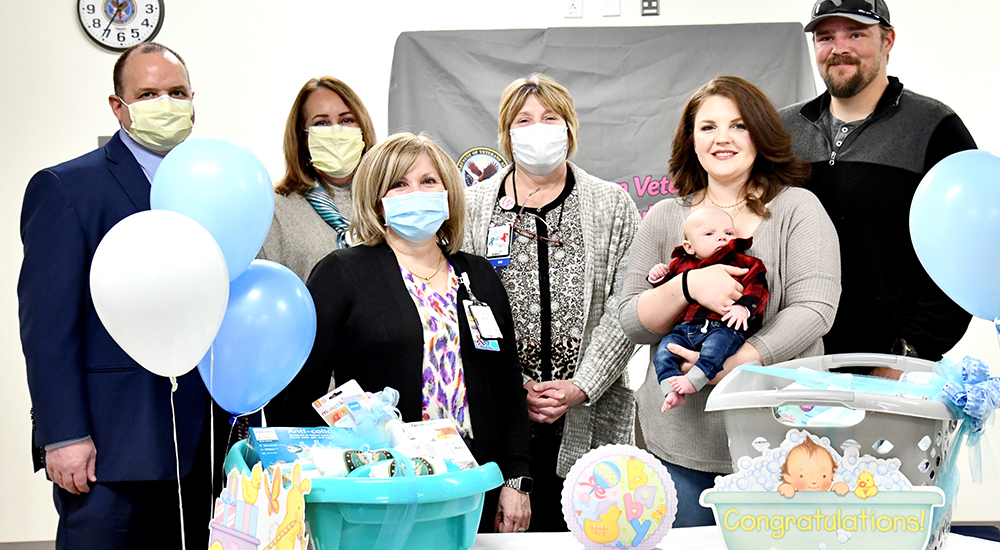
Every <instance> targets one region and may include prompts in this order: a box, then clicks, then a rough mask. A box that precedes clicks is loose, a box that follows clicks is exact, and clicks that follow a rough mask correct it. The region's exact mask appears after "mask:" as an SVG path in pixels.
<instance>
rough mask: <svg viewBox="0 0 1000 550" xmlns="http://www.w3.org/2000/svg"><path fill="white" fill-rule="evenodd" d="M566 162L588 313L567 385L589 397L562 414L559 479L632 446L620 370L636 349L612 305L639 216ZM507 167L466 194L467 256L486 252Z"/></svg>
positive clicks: (629, 406) (620, 195)
mask: <svg viewBox="0 0 1000 550" xmlns="http://www.w3.org/2000/svg"><path fill="white" fill-rule="evenodd" d="M568 164H569V168H570V169H571V170H573V176H574V178H576V188H577V192H578V193H579V197H580V221H581V224H582V226H583V227H584V231H583V242H584V249H585V253H586V256H587V257H586V261H585V266H586V268H585V271H584V274H583V288H581V289H580V290H581V292H583V301H584V308H583V309H584V311H585V312H586V317H585V318H584V321H583V326H584V331H583V340H582V341H581V344H580V360H579V363H578V364H577V366H576V370H575V372H574V374H573V378H571V379H570V381H572V382H573V383H574V384H576V385H577V386H578V387H579V388H580V389H581V390H583V391H584V392H585V393H586V394H587V400H586V401H584V402H583V403H581V404H580V405H577V406H575V407H571V408H570V409H569V410H567V411H566V425H565V429H564V431H563V439H562V444H561V446H560V448H559V461H558V465H557V469H556V471H557V472H558V474H559V475H561V476H565V475H566V474H567V473H569V469H570V467H572V466H573V464H574V463H575V462H576V461H577V460H578V459H579V458H580V457H581V456H583V455H584V453H586V452H587V451H589V450H590V449H592V448H596V447H599V446H601V445H604V444H610V443H632V442H633V435H634V429H635V427H634V417H635V403H634V400H633V396H632V391H631V390H630V389H629V387H628V380H627V378H626V377H627V372H626V366H627V365H628V360H629V358H630V357H631V355H632V352H633V350H634V349H635V346H633V345H632V343H631V342H630V341H629V340H628V338H626V336H625V334H624V333H622V329H621V326H620V325H619V324H618V301H619V298H620V297H621V290H622V281H623V275H624V274H625V266H626V265H628V250H629V247H630V245H631V244H632V237H633V235H634V234H635V231H636V228H637V227H638V225H639V212H638V210H637V209H636V207H635V203H634V202H632V199H631V198H630V197H629V196H628V193H626V192H625V191H624V190H623V189H622V188H621V187H619V186H618V185H615V184H614V183H610V182H607V181H604V180H601V179H598V178H596V177H594V176H591V175H590V174H588V173H586V172H584V171H583V170H581V169H580V168H578V167H577V166H575V165H573V164H572V163H568ZM512 169H513V165H512V166H511V167H508V168H507V169H506V170H503V171H501V172H500V173H499V174H497V175H496V176H494V177H492V178H490V179H489V180H487V181H484V182H482V183H480V184H478V185H474V186H472V187H470V188H468V189H467V190H466V195H465V197H466V208H467V211H468V212H467V213H468V217H467V218H466V225H465V244H464V247H463V248H464V250H465V251H467V252H471V253H473V254H477V255H479V256H485V255H486V234H487V231H488V230H489V226H490V219H491V218H492V216H493V206H494V205H495V204H496V200H497V194H498V193H499V191H500V185H501V184H502V183H503V180H504V178H505V177H506V176H507V174H508V173H509V172H510V170H512Z"/></svg>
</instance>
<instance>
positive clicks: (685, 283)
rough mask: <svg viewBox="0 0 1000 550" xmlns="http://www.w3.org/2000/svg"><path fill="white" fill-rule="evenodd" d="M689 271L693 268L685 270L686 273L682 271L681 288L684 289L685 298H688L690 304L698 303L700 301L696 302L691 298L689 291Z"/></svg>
mask: <svg viewBox="0 0 1000 550" xmlns="http://www.w3.org/2000/svg"><path fill="white" fill-rule="evenodd" d="M689 271H691V270H690V269H689V270H687V271H685V272H684V273H681V290H683V291H684V299H685V300H687V301H688V303H689V304H697V303H698V302H695V301H694V300H692V299H691V293H690V292H688V272H689Z"/></svg>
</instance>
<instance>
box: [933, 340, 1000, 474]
mask: <svg viewBox="0 0 1000 550" xmlns="http://www.w3.org/2000/svg"><path fill="white" fill-rule="evenodd" d="M934 372H935V373H937V374H939V375H940V376H942V377H943V378H945V379H947V380H948V382H947V383H946V384H945V385H944V387H943V388H942V389H941V394H940V399H941V400H943V401H944V402H945V403H948V405H949V406H950V407H951V409H952V410H953V411H954V412H955V415H956V416H958V417H959V418H961V419H962V420H963V422H962V429H961V433H960V437H964V438H965V444H966V445H967V446H968V447H969V470H970V472H971V473H972V482H973V483H982V482H983V454H986V456H987V458H990V457H992V456H993V453H992V451H991V449H990V447H989V442H988V441H987V440H985V439H983V432H984V429H985V427H986V424H987V423H988V422H991V421H992V419H993V416H994V413H995V412H996V410H997V408H998V407H1000V377H996V376H994V377H990V368H989V367H988V366H987V365H986V364H985V363H983V362H982V361H980V360H979V359H976V358H974V357H969V356H966V357H965V358H964V359H962V361H961V362H959V363H955V362H954V361H951V360H949V359H942V360H941V361H940V362H939V363H937V364H936V365H934ZM983 447H985V448H986V451H985V453H984V452H983Z"/></svg>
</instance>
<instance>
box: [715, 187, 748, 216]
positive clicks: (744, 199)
mask: <svg viewBox="0 0 1000 550" xmlns="http://www.w3.org/2000/svg"><path fill="white" fill-rule="evenodd" d="M705 196H706V197H708V202H710V203H712V204H713V205H715V207H716V208H722V209H723V210H726V209H729V208H736V207H737V206H740V205H741V204H743V203H745V202H747V197H746V195H743V198H742V199H740V200H738V201H736V202H734V203H733V204H730V205H728V206H722V205H721V204H719V203H717V202H715V199H713V198H712V194H711V193H709V192H708V187H706V188H705ZM740 210H742V208H741V209H740ZM737 212H739V210H737Z"/></svg>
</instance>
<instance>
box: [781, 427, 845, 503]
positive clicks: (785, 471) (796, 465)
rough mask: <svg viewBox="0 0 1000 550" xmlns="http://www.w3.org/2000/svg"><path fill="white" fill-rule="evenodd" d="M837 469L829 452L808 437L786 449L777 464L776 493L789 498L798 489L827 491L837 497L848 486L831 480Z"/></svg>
mask: <svg viewBox="0 0 1000 550" xmlns="http://www.w3.org/2000/svg"><path fill="white" fill-rule="evenodd" d="M836 471H837V464H836V463H834V461H833V457H832V456H831V455H830V451H827V450H826V449H824V448H823V447H820V446H819V445H817V444H816V443H815V442H813V440H812V439H811V438H809V437H806V440H805V441H804V442H802V443H801V444H799V445H797V446H796V447H794V448H793V449H792V450H791V451H788V456H787V457H786V458H785V463H784V464H783V465H782V466H781V479H782V480H783V481H784V483H782V484H781V485H779V486H778V492H779V493H781V496H783V497H785V498H792V497H793V496H795V493H797V492H798V491H830V490H832V491H833V492H835V493H837V494H838V495H840V496H844V495H846V494H847V493H848V492H849V491H850V490H851V488H850V487H848V486H847V484H846V483H844V482H843V481H838V482H836V483H834V482H833V474H834V472H836Z"/></svg>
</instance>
